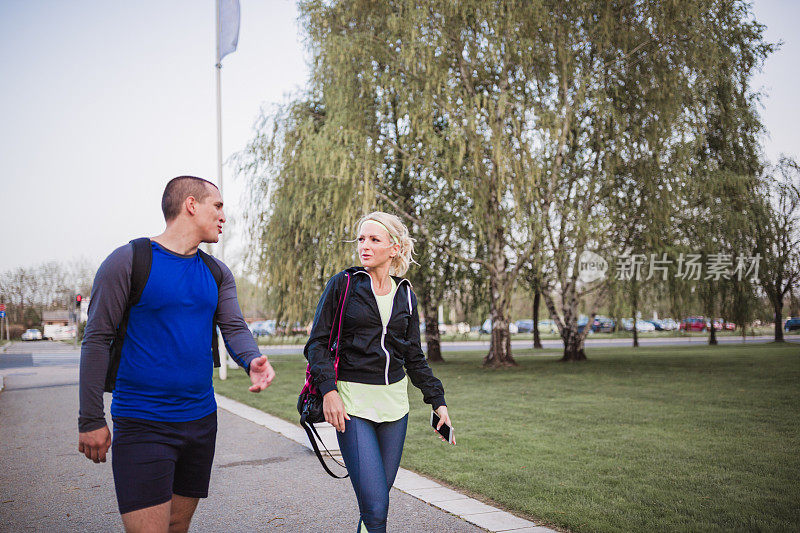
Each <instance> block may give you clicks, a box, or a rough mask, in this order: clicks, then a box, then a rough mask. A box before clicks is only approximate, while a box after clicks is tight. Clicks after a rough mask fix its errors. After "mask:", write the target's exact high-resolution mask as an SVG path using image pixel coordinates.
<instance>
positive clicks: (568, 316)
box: [545, 279, 594, 362]
mask: <svg viewBox="0 0 800 533" xmlns="http://www.w3.org/2000/svg"><path fill="white" fill-rule="evenodd" d="M545 302H546V303H547V306H548V308H549V307H550V306H551V305H552V302H551V301H550V300H549V299H548V300H546V301H545ZM564 302H565V305H564V324H563V327H562V328H561V339H562V341H563V342H564V356H563V357H562V358H561V361H570V362H572V361H585V360H586V352H584V351H583V341H584V339H585V338H586V335H587V334H588V333H589V330H588V329H587V328H590V327H591V324H592V321H593V320H594V313H592V317H591V318H590V319H589V321H588V322H587V323H586V325H585V326H584V328H583V334H581V333H579V332H578V298H577V296H576V295H575V280H574V279H573V280H572V283H571V284H569V285H568V287H567V288H566V290H565V298H564ZM553 311H554V309H551V310H550V313H551V315H552V314H553Z"/></svg>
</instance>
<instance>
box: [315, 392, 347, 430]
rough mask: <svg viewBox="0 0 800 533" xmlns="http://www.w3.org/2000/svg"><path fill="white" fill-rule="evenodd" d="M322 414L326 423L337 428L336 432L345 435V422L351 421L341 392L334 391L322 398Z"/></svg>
mask: <svg viewBox="0 0 800 533" xmlns="http://www.w3.org/2000/svg"><path fill="white" fill-rule="evenodd" d="M322 412H323V414H324V415H325V422H327V423H328V424H330V425H332V426H333V427H335V428H336V431H340V432H342V433H344V421H345V420H350V417H349V416H347V413H346V412H345V410H344V403H342V397H341V396H339V392H338V391H335V390H332V391H330V392H329V393H328V394H326V395H325V396H323V398H322Z"/></svg>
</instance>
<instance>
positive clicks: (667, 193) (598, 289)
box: [531, 0, 760, 360]
mask: <svg viewBox="0 0 800 533" xmlns="http://www.w3.org/2000/svg"><path fill="white" fill-rule="evenodd" d="M545 5H547V13H548V15H547V17H546V18H547V21H546V23H545V24H544V25H543V26H542V27H541V28H540V29H539V32H538V36H539V37H540V38H541V39H542V41H543V42H542V43H541V44H539V46H540V47H541V48H543V49H545V50H548V51H550V53H549V54H548V55H547V61H546V63H545V65H546V66H545V67H544V68H540V69H539V70H538V72H539V76H538V77H537V78H535V80H536V81H535V84H534V85H533V86H532V96H531V100H532V102H533V105H532V106H531V115H532V116H534V117H536V120H535V121H534V122H533V124H532V128H533V130H534V131H536V132H537V133H538V137H537V143H536V144H535V145H536V146H539V147H542V148H543V149H542V150H541V152H540V153H539V154H534V155H535V156H538V157H539V160H540V161H542V164H541V168H542V169H543V171H544V173H545V176H546V177H545V179H544V180H543V183H544V187H543V190H542V191H540V193H539V198H540V204H539V208H540V209H539V210H540V212H541V214H542V216H541V220H542V222H543V224H542V227H543V228H544V243H545V245H546V249H547V251H548V252H549V253H548V254H546V255H545V258H546V260H547V263H546V264H547V266H546V267H545V269H544V271H545V272H546V273H548V274H549V275H550V276H549V280H546V281H549V284H548V286H549V287H550V288H551V290H549V291H545V292H544V294H543V296H544V299H545V303H546V305H547V307H548V309H549V310H550V313H551V315H552V316H553V319H554V320H555V321H556V324H558V327H559V330H560V331H561V336H562V339H563V342H564V357H563V359H564V360H582V359H584V358H585V353H584V350H583V342H584V339H585V336H586V334H587V333H588V328H585V329H584V331H583V332H582V333H579V332H578V326H577V320H578V316H577V311H578V306H579V303H580V302H581V301H583V300H585V299H586V298H587V297H589V296H590V295H591V292H595V293H596V294H599V295H602V294H603V292H604V289H607V288H608V278H607V279H606V281H605V282H595V284H594V285H587V284H582V283H581V282H580V279H579V261H580V257H581V255H582V253H583V252H584V251H585V250H587V249H590V250H600V251H605V252H606V253H612V254H616V255H617V256H619V255H620V254H621V253H622V252H623V251H625V250H626V249H627V248H628V247H632V248H634V251H637V250H635V249H636V247H637V246H638V247H639V248H640V250H639V251H642V252H644V251H645V250H648V251H651V253H652V252H655V251H659V249H663V248H664V246H665V245H666V244H667V243H665V242H663V240H662V239H661V238H660V236H659V235H658V233H657V225H658V224H663V225H668V226H671V225H674V223H675V222H674V220H675V219H674V216H672V215H674V214H675V211H676V208H675V206H676V204H678V203H679V197H680V196H681V195H682V192H680V191H679V189H680V188H681V187H682V185H683V184H684V183H685V177H686V176H687V172H686V168H687V166H688V165H689V164H690V163H691V160H692V159H691V157H692V152H691V151H690V150H689V149H688V148H691V147H693V146H694V145H695V144H696V143H698V142H700V140H699V139H701V138H702V136H703V131H704V127H705V124H704V123H703V122H702V121H700V120H698V119H697V116H698V114H699V113H700V110H699V109H698V106H699V105H701V102H698V100H699V99H698V98H697V97H698V95H702V94H703V93H704V90H705V87H706V86H707V85H708V84H709V83H710V82H711V81H713V80H715V79H716V78H717V77H718V76H720V75H722V74H727V75H730V76H738V75H741V74H742V72H741V71H740V70H736V69H731V70H730V71H727V72H725V73H722V71H721V70H720V69H719V68H718V63H717V62H718V61H719V58H720V57H721V56H722V53H721V51H722V50H723V49H725V48H726V47H730V46H735V47H740V49H752V48H753V47H757V46H759V44H760V26H758V25H757V24H755V23H754V22H752V21H751V20H750V19H749V16H748V12H747V9H748V6H747V4H746V3H744V2H730V1H714V0H695V1H687V2H681V3H680V4H672V3H665V2H633V1H630V2H563V3H562V2H552V3H549V2H548V3H546V4H545ZM732 7H733V8H735V9H733V10H732V9H731V8H732ZM731 13H732V14H731ZM720 19H724V24H718V21H719V20H720ZM537 44H538V43H537ZM745 74H746V73H745ZM653 248H655V250H653ZM604 283H605V285H604ZM636 290H637V291H638V288H636ZM601 302H602V299H601V298H594V302H587V303H588V305H589V307H590V308H596V307H597V306H598V305H599V304H600V303H601ZM593 314H594V313H593V312H592V315H593Z"/></svg>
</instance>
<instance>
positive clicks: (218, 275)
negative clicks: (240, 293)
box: [197, 248, 222, 368]
mask: <svg viewBox="0 0 800 533" xmlns="http://www.w3.org/2000/svg"><path fill="white" fill-rule="evenodd" d="M197 254H198V255H199V256H200V259H202V260H203V263H205V264H206V266H207V267H208V269H209V270H210V271H211V275H212V276H214V281H215V282H216V283H217V301H219V291H220V287H222V268H220V266H219V264H218V263H217V262H216V261H215V260H214V258H213V257H211V256H210V255H208V254H207V253H205V252H204V251H203V250H201V249H200V248H198V249H197ZM216 315H217V311H216V310H214V316H215V317H216ZM211 351H212V354H213V356H214V368H219V366H220V359H219V337H217V321H216V320H212V323H211Z"/></svg>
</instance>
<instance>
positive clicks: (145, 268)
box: [104, 237, 222, 392]
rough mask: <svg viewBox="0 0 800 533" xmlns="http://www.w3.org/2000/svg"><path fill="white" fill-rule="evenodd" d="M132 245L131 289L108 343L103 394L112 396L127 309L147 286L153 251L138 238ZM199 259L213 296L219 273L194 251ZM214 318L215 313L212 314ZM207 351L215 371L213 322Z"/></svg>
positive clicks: (219, 282)
mask: <svg viewBox="0 0 800 533" xmlns="http://www.w3.org/2000/svg"><path fill="white" fill-rule="evenodd" d="M131 244H132V245H133V262H132V264H131V289H130V292H129V293H128V302H127V304H126V306H125V313H123V315H122V321H121V322H120V323H119V326H117V332H116V334H115V335H114V340H113V341H112V342H111V347H110V349H111V358H110V360H109V362H108V371H107V372H106V383H105V387H104V390H105V391H106V392H112V391H113V390H114V385H115V384H116V382H117V371H118V370H119V361H120V358H121V356H122V343H123V342H124V341H125V333H126V331H127V329H128V316H129V315H130V312H131V307H133V306H134V305H136V304H137V303H139V299H140V298H141V297H142V292H144V287H145V285H147V279H148V278H149V277H150V267H151V265H152V264H153V249H152V248H151V245H150V239H149V238H147V237H142V238H140V239H134V240H132V241H131ZM197 253H198V254H199V255H200V258H201V259H202V260H203V262H204V263H205V264H206V266H207V267H208V269H209V270H210V271H211V275H212V276H214V281H216V282H217V293H219V288H220V285H222V269H221V268H220V266H219V265H218V264H217V262H216V261H214V259H213V258H212V257H211V256H210V255H208V254H207V253H205V252H204V251H203V250H201V249H199V248H198V249H197ZM215 314H216V313H215ZM211 348H212V350H213V353H214V367H215V368H216V367H219V366H220V362H219V342H218V340H217V322H216V320H214V321H212V324H211Z"/></svg>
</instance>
